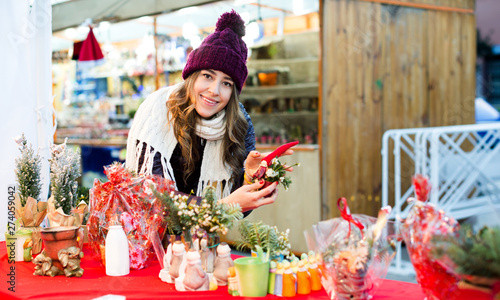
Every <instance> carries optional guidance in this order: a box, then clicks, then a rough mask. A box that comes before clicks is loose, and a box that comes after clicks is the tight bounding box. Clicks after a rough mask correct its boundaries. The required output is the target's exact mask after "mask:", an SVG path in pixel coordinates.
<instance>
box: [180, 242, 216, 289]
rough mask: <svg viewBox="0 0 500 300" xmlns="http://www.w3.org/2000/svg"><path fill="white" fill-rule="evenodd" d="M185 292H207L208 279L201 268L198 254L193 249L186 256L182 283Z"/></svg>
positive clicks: (208, 286)
mask: <svg viewBox="0 0 500 300" xmlns="http://www.w3.org/2000/svg"><path fill="white" fill-rule="evenodd" d="M182 283H183V284H184V288H185V289H186V291H208V290H209V288H210V279H209V277H208V274H207V273H205V271H204V270H203V268H202V267H201V259H200V253H199V252H198V251H196V250H194V249H192V250H189V252H188V253H187V254H186V270H185V272H184V280H183V281H182Z"/></svg>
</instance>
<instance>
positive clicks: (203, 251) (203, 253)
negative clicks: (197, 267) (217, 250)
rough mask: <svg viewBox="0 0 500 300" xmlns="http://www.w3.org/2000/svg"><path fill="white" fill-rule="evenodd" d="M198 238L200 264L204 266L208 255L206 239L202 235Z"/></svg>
mask: <svg viewBox="0 0 500 300" xmlns="http://www.w3.org/2000/svg"><path fill="white" fill-rule="evenodd" d="M198 240H199V245H198V247H199V252H200V258H201V265H202V266H206V262H207V257H208V248H207V245H208V239H207V238H206V237H203V238H201V239H198Z"/></svg>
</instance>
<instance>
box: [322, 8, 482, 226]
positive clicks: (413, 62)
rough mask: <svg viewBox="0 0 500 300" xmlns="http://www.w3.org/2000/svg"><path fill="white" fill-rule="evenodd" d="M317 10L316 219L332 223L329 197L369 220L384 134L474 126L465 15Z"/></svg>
mask: <svg viewBox="0 0 500 300" xmlns="http://www.w3.org/2000/svg"><path fill="white" fill-rule="evenodd" d="M401 2H415V3H424V4H425V3H426V4H429V5H430V4H432V5H446V6H449V7H458V8H466V9H474V5H475V2H474V1H473V0H457V1H452V0H441V1H430V0H419V1H417V0H414V1H401ZM321 7H322V13H321V14H322V15H321V23H322V26H321V34H322V64H323V65H322V66H321V68H322V78H323V80H322V83H321V86H320V89H321V106H322V115H321V116H320V118H321V123H322V124H321V125H322V130H321V138H322V141H321V162H322V166H321V168H322V171H321V172H322V174H321V175H322V178H321V180H322V201H323V203H322V204H323V205H322V218H323V219H328V218H332V217H337V216H339V213H338V209H337V207H336V200H337V199H338V198H339V197H346V198H347V199H348V200H349V206H350V208H351V211H352V212H353V213H364V214H369V215H376V214H377V211H378V209H379V208H380V197H381V182H382V179H381V177H382V171H381V166H382V159H381V153H380V150H381V144H382V135H383V133H384V132H385V131H386V130H389V129H396V128H415V127H431V126H445V125H460V124H471V123H474V98H475V63H476V48H475V47H476V29H475V28H476V21H475V16H474V14H471V13H459V12H446V11H440V10H433V9H418V8H411V7H407V6H396V5H387V4H380V3H375V2H369V1H362V0H358V1H354V0H323V2H322V5H321ZM411 171H412V170H408V172H411Z"/></svg>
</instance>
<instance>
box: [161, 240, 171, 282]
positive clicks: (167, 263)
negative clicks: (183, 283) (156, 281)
mask: <svg viewBox="0 0 500 300" xmlns="http://www.w3.org/2000/svg"><path fill="white" fill-rule="evenodd" d="M171 259H172V243H169V244H168V246H167V251H165V255H163V269H161V270H160V274H158V277H160V279H161V281H163V282H167V278H168V276H169V275H168V270H169V269H170V260H171Z"/></svg>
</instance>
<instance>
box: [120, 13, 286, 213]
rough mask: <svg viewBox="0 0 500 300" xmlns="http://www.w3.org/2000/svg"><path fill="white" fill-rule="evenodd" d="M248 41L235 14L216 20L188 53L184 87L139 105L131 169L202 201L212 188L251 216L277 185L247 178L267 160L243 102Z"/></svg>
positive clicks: (270, 198) (157, 94)
mask: <svg viewBox="0 0 500 300" xmlns="http://www.w3.org/2000/svg"><path fill="white" fill-rule="evenodd" d="M244 35H245V25H244V22H243V20H242V19H241V17H240V16H239V15H238V14H237V13H236V12H235V11H234V10H233V11H232V12H230V13H224V14H223V15H222V16H221V17H220V18H219V20H218V21H217V24H216V29H215V32H214V33H212V34H211V35H209V36H208V37H206V38H205V39H204V40H203V42H202V44H201V45H200V47H199V48H197V49H195V50H193V51H192V52H191V53H190V55H189V57H188V60H187V63H186V66H185V68H184V69H183V71H182V77H183V79H184V81H183V82H182V83H179V84H177V85H175V86H172V87H167V88H163V89H160V90H158V91H156V92H155V93H153V94H151V95H150V96H149V97H148V98H147V99H146V100H145V101H144V103H143V104H141V106H140V107H139V109H138V111H137V113H136V115H135V118H134V122H133V125H132V128H131V129H130V132H129V136H128V142H127V161H126V165H127V167H128V168H130V169H132V170H136V171H137V172H138V173H140V174H158V175H162V176H164V177H165V178H167V179H170V180H172V181H174V182H175V184H176V189H177V190H179V191H181V192H183V193H187V194H195V195H197V196H201V195H202V192H203V189H204V188H205V187H206V186H208V185H212V186H215V187H216V193H217V196H218V198H219V199H221V201H224V202H227V203H238V204H240V206H241V208H242V211H243V212H247V211H250V210H252V209H254V208H257V207H259V206H262V205H266V204H270V203H273V202H274V201H275V200H276V197H277V193H274V191H275V190H276V187H277V183H273V184H272V185H270V186H268V187H266V188H263V189H261V188H262V187H263V185H264V181H263V180H261V181H260V182H256V183H253V182H252V181H251V180H250V178H251V175H252V174H254V173H255V171H256V170H257V169H258V167H259V165H260V163H261V160H262V158H263V157H264V156H265V155H263V154H261V153H259V152H257V151H254V150H255V133H254V129H253V125H252V122H251V119H250V117H249V116H248V114H247V113H246V111H245V109H244V108H243V105H241V104H240V103H239V102H238V96H239V94H240V92H241V89H242V87H243V84H244V82H245V80H246V77H247V74H248V70H247V67H246V59H247V47H246V45H245V43H244V42H243V40H242V39H241V38H242V37H243V36H244ZM292 153H293V151H291V150H289V151H288V152H286V153H285V154H288V155H289V154H292ZM243 166H244V167H245V169H243V168H242V167H243ZM290 171H291V169H290Z"/></svg>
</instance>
